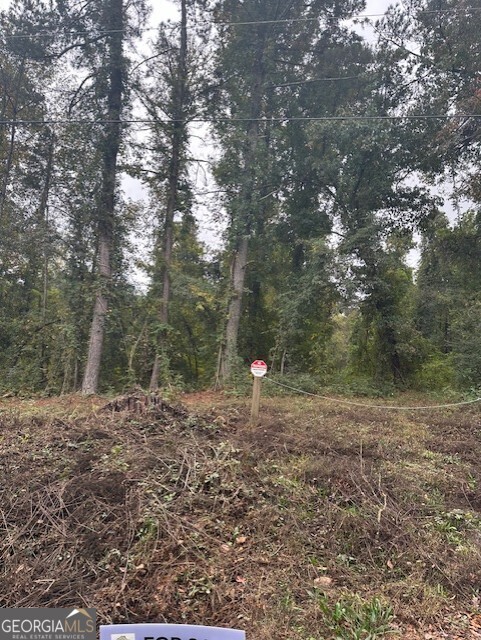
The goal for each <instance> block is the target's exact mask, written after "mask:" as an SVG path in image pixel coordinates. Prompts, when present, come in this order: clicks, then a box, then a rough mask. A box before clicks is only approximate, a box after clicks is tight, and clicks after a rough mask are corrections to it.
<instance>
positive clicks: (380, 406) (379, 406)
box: [264, 378, 481, 411]
mask: <svg viewBox="0 0 481 640" xmlns="http://www.w3.org/2000/svg"><path fill="white" fill-rule="evenodd" d="M264 380H267V381H268V382H270V383H272V384H276V385H277V386H278V387H284V389H290V390H291V391H296V392H297V393H302V394H304V395H305V396H311V397H313V398H321V400H328V401H329V402H337V403H338V404H347V405H350V406H353V407H364V408H367V409H394V410H396V411H421V410H423V411H425V410H429V409H447V408H448V407H460V406H461V405H466V404H474V403H476V402H481V398H476V400H464V401H463V402H452V403H450V404H436V405H430V406H426V407H419V406H418V407H396V406H394V405H384V404H365V403H362V402H351V401H349V400H340V399H339V398H329V397H328V396H321V395H319V394H318V393H310V392H309V391H303V390H302V389H296V388H295V387H291V386H289V385H288V384H283V383H282V382H277V381H276V380H272V378H264Z"/></svg>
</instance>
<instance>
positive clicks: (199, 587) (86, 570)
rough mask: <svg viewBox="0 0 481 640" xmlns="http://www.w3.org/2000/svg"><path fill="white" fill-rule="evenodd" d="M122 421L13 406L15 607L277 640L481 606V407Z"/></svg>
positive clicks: (380, 628)
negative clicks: (76, 609) (86, 610)
mask: <svg viewBox="0 0 481 640" xmlns="http://www.w3.org/2000/svg"><path fill="white" fill-rule="evenodd" d="M124 406H130V405H128V404H127V405H125V404H122V403H110V404H109V405H108V407H105V408H103V409H102V408H99V407H97V408H94V409H92V410H91V411H85V410H84V411H83V412H82V413H81V414H79V415H77V414H76V413H75V412H72V411H69V412H68V413H67V412H65V411H64V413H63V415H62V412H61V411H60V410H59V411H57V412H53V415H52V417H47V415H46V414H45V412H44V411H43V410H42V411H39V412H36V411H35V407H34V405H33V403H30V404H28V405H26V408H27V410H26V411H25V412H23V411H22V407H21V406H20V407H18V406H17V407H16V408H15V410H13V411H10V410H4V411H3V412H1V411H0V426H1V430H2V439H1V442H0V456H1V466H0V487H1V488H0V500H1V501H0V504H1V513H0V528H1V529H2V537H1V547H0V553H1V555H0V559H1V562H2V567H3V569H2V581H1V582H0V606H3V607H13V606H27V607H38V606H52V607H53V606H59V607H61V606H73V605H75V606H77V605H78V604H79V602H82V605H83V606H91V607H96V608H97V610H98V614H99V618H100V620H101V622H102V623H110V622H123V621H129V622H140V621H144V622H149V621H166V622H167V621H169V622H188V623H193V624H195V623H197V624H209V625H220V626H234V627H240V628H244V629H246V630H247V632H248V636H249V637H252V638H253V637H256V638H259V639H260V640H267V638H271V637H276V638H284V639H285V640H301V639H302V640H306V638H307V639H310V640H330V639H333V638H339V639H341V640H347V639H349V640H356V639H359V640H360V639H363V640H368V639H371V640H373V639H374V638H381V637H391V634H392V633H394V632H401V631H402V629H403V628H405V627H406V625H409V624H414V625H417V626H422V625H423V624H425V623H428V622H429V623H432V624H436V621H440V620H441V619H442V620H443V624H444V626H445V627H446V626H447V625H448V624H449V622H448V621H449V620H453V624H454V622H456V624H462V623H463V620H464V621H465V622H466V624H467V621H468V620H469V615H470V614H472V613H475V611H476V610H477V607H478V606H479V605H478V603H479V587H480V584H479V576H480V575H481V472H480V470H479V463H478V461H479V458H480V455H481V437H480V433H481V431H480V426H481V418H480V415H479V413H478V410H477V409H476V407H473V408H463V409H462V410H449V411H443V412H440V411H437V412H429V413H421V414H413V413H410V412H407V413H403V414H392V413H390V414H388V415H387V414H386V412H384V411H382V410H379V409H373V408H370V407H358V408H352V407H351V408H348V409H343V408H340V407H339V406H337V405H336V404H335V403H327V402H320V401H314V400H308V399H306V398H288V399H286V398H279V397H276V398H272V399H268V398H264V399H263V401H262V412H261V417H262V420H261V424H260V426H259V427H257V428H255V429H254V428H251V427H249V426H248V424H247V419H248V407H247V406H246V403H245V402H244V401H241V400H238V399H237V400H229V399H228V400H225V399H224V400H222V401H219V402H218V403H216V410H215V411H213V410H212V411H205V412H204V413H203V414H198V413H196V412H193V411H189V410H187V409H186V408H185V407H182V406H172V405H169V404H167V403H165V402H162V403H159V404H158V405H156V406H153V407H150V408H148V407H144V408H143V409H142V412H140V413H136V412H133V411H125V410H120V411H116V410H113V409H115V408H117V409H122V407H124ZM460 612H462V613H463V615H464V618H462V620H461V622H460V618H459V615H458V614H460ZM456 616H457V617H456ZM453 637H454V636H453Z"/></svg>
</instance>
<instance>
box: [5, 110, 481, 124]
mask: <svg viewBox="0 0 481 640" xmlns="http://www.w3.org/2000/svg"><path fill="white" fill-rule="evenodd" d="M468 118H475V119H480V118H481V113H452V114H406V115H372V116H370V115H345V116H286V117H283V116H275V117H272V118H228V117H226V118H222V117H218V118H190V119H187V120H180V119H175V118H172V119H167V118H166V119H156V120H152V119H144V118H130V119H125V120H81V119H71V120H70V119H63V120H52V119H49V120H0V126H13V125H15V126H23V125H57V124H58V125H67V124H79V125H99V124H175V123H178V122H183V123H185V124H188V123H206V124H215V123H229V122H265V123H271V122H280V123H283V122H286V123H287V122H342V121H368V122H369V121H377V120H380V121H390V120H392V121H397V120H452V119H455V120H456V119H460V120H464V119H468Z"/></svg>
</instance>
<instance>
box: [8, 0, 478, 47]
mask: <svg viewBox="0 0 481 640" xmlns="http://www.w3.org/2000/svg"><path fill="white" fill-rule="evenodd" d="M478 11H481V7H468V8H467V9H432V10H427V9H426V10H423V11H418V12H417V14H416V15H436V14H441V15H469V14H470V13H471V12H478ZM387 15H389V13H387V12H385V13H361V14H359V15H354V16H348V17H346V18H342V17H339V16H334V15H329V14H327V16H322V17H327V18H337V19H338V20H340V21H341V22H343V21H347V20H363V19H369V18H383V17H386V16H387ZM405 15H406V17H413V16H409V15H408V14H405ZM319 18H320V16H318V17H315V18H307V17H306V18H282V19H272V20H248V21H247V20H246V21H237V22H215V21H212V22H209V21H207V20H206V21H197V22H196V23H195V24H196V25H199V24H200V25H202V24H205V25H209V24H212V25H213V26H217V27H242V26H253V25H262V24H287V23H297V22H318V21H319ZM164 24H169V23H168V22H167V23H164ZM157 29H158V27H144V28H143V29H136V31H137V32H138V33H147V32H149V31H157ZM126 31H127V29H105V30H102V31H96V32H91V31H69V32H67V33H66V35H69V36H80V35H90V36H93V37H98V36H103V35H108V34H109V33H125V32H126ZM58 35H59V33H58V32H57V31H54V32H43V33H42V32H40V33H36V34H23V33H15V34H11V35H5V36H4V37H5V38H7V39H10V40H16V39H22V38H26V39H28V38H32V39H34V38H54V37H58Z"/></svg>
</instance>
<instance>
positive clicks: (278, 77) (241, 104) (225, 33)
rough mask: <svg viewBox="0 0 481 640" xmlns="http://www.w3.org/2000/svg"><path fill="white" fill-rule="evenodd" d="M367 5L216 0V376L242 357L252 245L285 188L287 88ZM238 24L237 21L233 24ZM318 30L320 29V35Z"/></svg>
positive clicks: (290, 105)
mask: <svg viewBox="0 0 481 640" xmlns="http://www.w3.org/2000/svg"><path fill="white" fill-rule="evenodd" d="M361 7H362V3H361V2H359V3H358V2H352V3H351V2H346V3H335V4H331V3H330V2H324V1H316V2H313V3H310V4H309V5H306V4H305V3H303V2H297V1H294V2H292V1H288V0H285V1H281V2H270V1H268V2H262V3H261V2H257V1H256V0H250V1H249V2H245V3H243V4H242V5H239V4H238V3H234V2H232V1H230V0H225V1H223V2H219V3H218V5H217V18H218V20H219V21H220V22H225V23H227V24H228V26H226V27H223V28H222V30H221V34H220V36H221V37H220V43H221V46H219V49H218V51H219V53H218V59H219V72H218V73H219V75H222V77H224V78H225V82H224V83H223V85H222V91H221V93H220V95H221V102H222V100H223V104H224V111H223V114H224V115H225V117H226V119H225V120H222V119H221V120H220V123H219V125H218V126H217V128H216V132H217V136H218V137H219V139H220V141H221V143H222V147H223V150H224V151H223V157H222V159H221V161H220V162H219V164H218V167H217V170H216V177H217V181H218V183H219V184H220V185H221V187H222V188H223V189H225V192H226V196H225V199H224V204H225V207H226V210H227V215H228V218H229V223H228V246H229V249H230V251H231V256H232V257H231V268H230V286H229V292H228V301H227V313H226V323H225V331H224V337H223V341H222V344H221V350H220V357H219V371H218V377H219V379H220V380H221V381H225V380H227V379H228V378H229V376H230V375H231V373H232V367H233V365H234V363H235V361H236V358H237V350H238V349H237V344H238V334H239V327H240V321H241V315H242V308H243V307H242V305H243V297H244V287H245V282H246V274H247V269H248V264H249V247H250V245H251V244H252V241H253V239H254V238H256V237H262V234H263V231H264V229H265V228H266V226H267V224H268V221H269V219H270V218H272V216H273V215H274V214H275V212H276V211H277V210H278V209H277V202H278V197H279V193H280V187H281V185H280V178H279V175H278V174H277V171H276V161H277V160H278V159H279V158H278V157H276V154H275V147H276V143H275V137H276V135H279V132H280V131H282V129H281V125H280V124H279V120H282V119H283V118H286V119H289V116H290V115H291V113H292V111H294V112H295V111H296V107H295V104H296V96H295V93H292V92H291V93H290V95H289V96H288V99H287V100H286V97H287V93H288V91H286V87H287V86H289V85H290V84H294V83H296V82H299V73H303V72H304V71H305V68H306V67H307V66H308V60H309V57H310V56H311V55H312V54H313V52H314V50H315V46H316V43H318V42H320V41H325V42H326V48H328V47H329V45H330V43H331V40H330V38H331V36H332V34H333V33H335V31H336V25H337V24H338V22H339V20H340V19H342V18H345V17H348V16H349V14H350V12H352V11H353V10H356V9H359V8H361ZM235 23H239V24H235ZM319 33H321V34H322V35H319Z"/></svg>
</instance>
